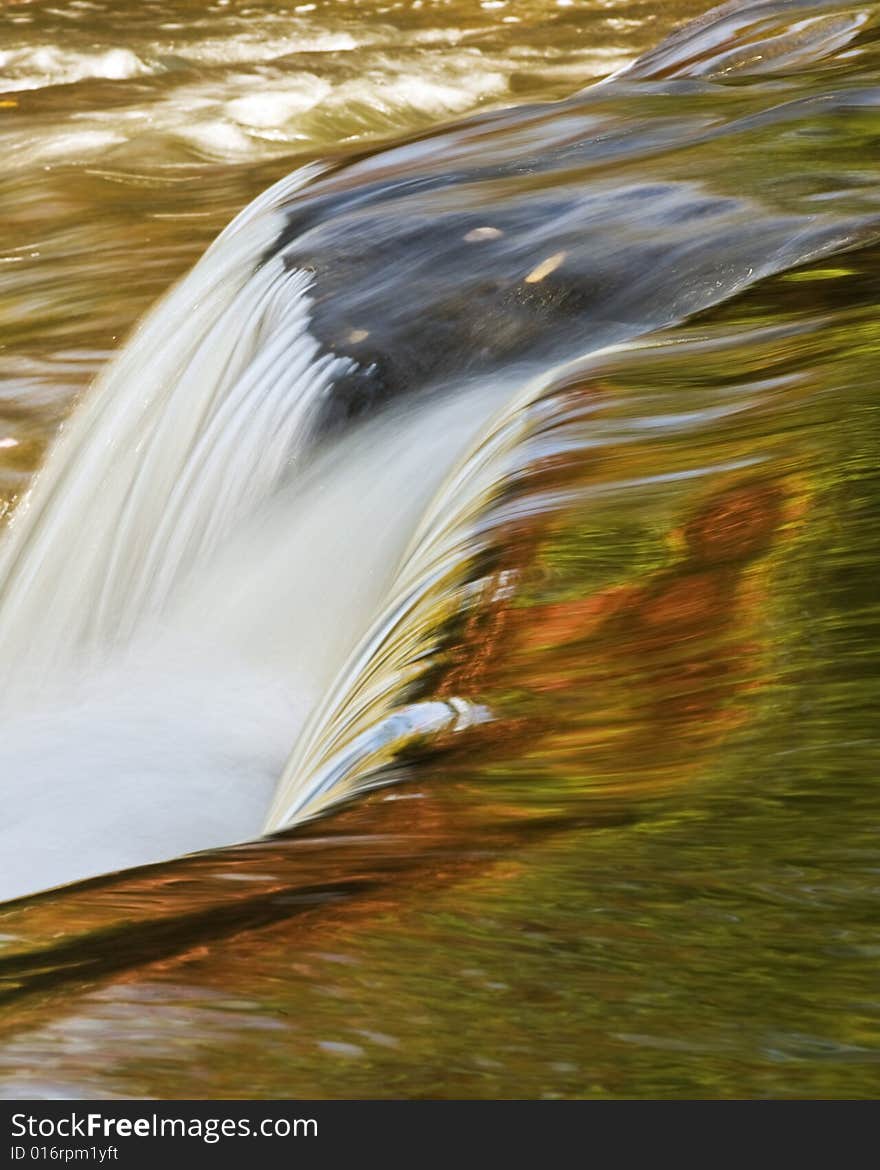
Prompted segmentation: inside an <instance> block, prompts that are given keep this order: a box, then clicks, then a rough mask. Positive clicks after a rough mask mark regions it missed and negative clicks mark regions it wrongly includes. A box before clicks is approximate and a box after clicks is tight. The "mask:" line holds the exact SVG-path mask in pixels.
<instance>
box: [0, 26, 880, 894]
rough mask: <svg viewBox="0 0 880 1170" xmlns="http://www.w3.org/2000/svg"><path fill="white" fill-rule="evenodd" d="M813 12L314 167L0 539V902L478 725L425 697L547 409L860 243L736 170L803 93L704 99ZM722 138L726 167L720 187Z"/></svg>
mask: <svg viewBox="0 0 880 1170" xmlns="http://www.w3.org/2000/svg"><path fill="white" fill-rule="evenodd" d="M804 7H805V8H808V9H810V11H811V12H812V9H813V8H816V9H817V10H818V14H814V15H811V16H810V17H809V19H805V20H804V21H803V22H801V23H800V24H797V23H795V24H794V25H791V27H789V26H788V25H787V24H786V23H785V20H784V19H783V17H784V16H785V11H784V9H785V6H779V5H764V6H760V11H758V10H756V17H755V20H754V21H750V22H746V23H743V22H742V21H741V20H739V19H738V18H734V16H733V15H732V12H733V9H731V8H727V9H725V10H722V11H721V14H720V15H719V16H718V17H717V18H716V19H715V21H714V22H712V21H709V22H707V23H704V24H702V25H698V26H696V27H695V28H694V29H692V30H691V31H690V32H688V31H685V33H683V34H681V35H680V36H679V37H678V38H674V39H673V40H672V41H671V42H670V43H669V44H668V45H667V46H665V47H661V49H659V50H657V52H656V53H653V54H648V55H647V56H646V57H644V58H643V59H642V60H641V61H640V62H637V63H636V64H635V65H634V66H633V67H632V68H631V69H630V70H628V71H624V72H622V73H621V74H620V75H619V77H617V78H615V79H611V80H610V81H609V82H608V83H607V84H602V85H597V86H594V87H592V89H589V90H587V91H584V92H583V93H581V94H579V95H577V96H576V97H575V98H572V99H570V101H568V102H563V103H559V104H556V105H553V104H551V105H547V106H542V107H531V108H527V109H525V110H524V111H512V112H511V111H508V112H505V113H502V114H497V115H491V116H489V117H487V118H484V119H482V120H476V121H474V122H473V123H465V124H464V125H463V126H462V127H456V128H452V129H450V130H447V131H445V132H442V133H439V134H437V135H436V136H435V137H433V138H430V137H429V138H427V139H425V140H423V141H417V142H413V143H408V144H404V145H403V146H400V147H398V148H396V149H392V150H390V151H388V152H385V153H379V154H377V155H373V156H371V157H369V158H367V159H364V160H354V161H353V162H351V163H349V164H344V163H343V164H337V165H336V166H334V167H328V168H325V169H322V168H320V167H310V168H308V169H305V170H302V171H300V172H297V173H296V174H294V175H293V176H292V177H291V178H289V179H287V180H284V181H282V182H281V183H279V184H277V185H276V186H274V187H273V188H271V189H270V190H269V191H268V192H267V193H266V194H265V195H264V196H262V197H261V198H260V199H258V200H257V201H255V203H253V204H252V205H251V206H250V207H249V208H248V209H247V210H246V211H245V212H243V213H242V214H241V215H240V216H239V217H238V218H237V219H236V220H235V221H234V222H233V223H232V224H231V225H230V227H229V228H228V229H227V230H226V231H225V232H224V233H223V234H222V235H221V236H220V238H219V239H218V240H217V242H216V243H215V244H214V245H213V247H212V248H211V249H209V251H208V253H207V254H206V255H205V257H204V258H203V260H202V261H201V262H200V263H199V264H198V265H197V266H196V268H195V269H194V271H193V272H192V273H191V275H190V276H188V277H187V278H186V279H185V280H184V281H183V282H182V283H181V284H180V285H179V286H178V287H177V288H176V289H175V290H174V291H173V292H172V293H171V294H170V295H169V296H168V297H167V298H166V299H165V300H164V301H163V302H162V303H161V305H160V306H159V307H158V308H157V309H156V310H155V311H154V312H153V313H152V314H151V315H150V316H149V318H148V319H147V321H146V322H145V324H144V325H143V326H142V327H141V328H140V329H139V330H138V332H137V333H136V334H135V336H134V337H133V338H132V340H131V341H130V342H129V343H128V345H127V346H126V347H124V348H123V350H122V351H121V353H120V354H119V355H118V357H117V358H116V359H115V360H114V361H113V363H112V364H111V365H110V367H109V369H108V370H107V371H106V373H105V374H104V375H103V376H102V377H101V379H100V380H99V382H98V384H97V385H96V387H95V388H94V389H93V390H92V391H91V392H90V393H89V395H88V397H87V400H86V401H85V403H84V404H83V405H82V407H81V408H80V409H79V410H78V411H77V412H76V414H75V415H74V417H73V419H72V420H71V421H70V422H69V423H68V424H67V425H66V427H65V430H64V433H63V434H62V435H61V437H60V439H59V441H58V442H57V444H56V446H55V448H54V450H53V452H52V454H51V456H50V457H49V460H48V462H47V464H46V466H45V467H44V468H43V469H42V471H41V472H40V474H39V476H38V478H37V480H36V482H35V484H34V486H33V488H32V490H31V491H30V493H29V494H28V495H27V496H26V497H25V499H24V500H23V501H22V502H21V503H20V504H19V506H18V508H17V510H16V512H15V515H14V516H13V519H12V522H11V523H10V525H9V528H8V530H7V532H6V534H5V537H4V541H3V544H2V547H0V664H2V665H0V670H2V675H0V679H2V704H0V718H2V720H3V725H4V727H3V738H2V745H0V767H2V772H3V775H4V777H5V778H6V779H5V780H4V784H5V794H6V804H7V815H6V817H5V818H4V821H3V824H2V827H0V850H2V852H3V854H4V856H5V857H7V858H11V859H12V861H11V863H7V864H5V865H4V867H3V873H2V878H0V898H10V897H14V896H17V895H19V894H24V893H27V892H30V891H32V890H35V889H40V888H44V887H47V886H51V885H55V884H59V883H63V882H69V881H73V880H75V879H78V878H82V877H87V876H90V875H93V874H96V873H100V872H104V871H108V870H112V869H117V868H122V867H126V866H132V865H137V864H142V863H145V862H153V861H158V860H162V859H165V858H171V857H174V856H177V855H179V854H181V853H183V852H186V851H190V850H196V849H200V848H208V847H214V846H219V845H224V844H228V843H231V842H233V841H239V840H244V839H247V838H250V837H253V836H255V835H257V834H258V833H259V832H261V831H262V830H263V828H264V827H265V828H268V829H269V830H276V829H279V828H284V827H288V826H289V825H291V824H292V823H295V822H296V821H297V820H300V819H302V818H304V817H307V816H309V815H312V814H313V813H315V812H317V811H318V810H320V809H321V808H323V807H325V806H326V805H327V804H330V803H333V802H334V801H337V800H339V799H340V798H341V797H343V796H347V795H349V794H350V793H351V792H353V791H355V790H356V789H357V788H358V787H360V786H361V785H362V784H364V783H369V782H370V781H371V777H373V776H374V775H375V773H376V768H377V766H378V764H379V763H382V764H387V763H389V762H390V761H391V760H393V758H394V755H395V752H397V751H398V750H399V749H400V748H401V747H402V746H403V745H405V744H406V743H408V742H410V741H411V740H412V739H413V737H416V738H418V737H424V736H426V735H429V734H431V733H434V732H437V731H440V730H445V731H448V730H449V729H450V728H452V729H453V730H455V729H461V728H463V727H466V726H472V725H474V724H478V723H481V722H484V721H490V720H491V717H492V716H491V712H490V711H488V710H486V709H485V708H483V707H481V706H480V704H478V703H470V702H469V700H468V698H467V696H452V697H451V698H450V699H449V701H448V702H445V703H444V702H438V701H436V700H435V699H432V698H430V697H428V696H425V697H424V698H425V701H424V702H421V701H420V696H419V694H418V689H419V685H420V681H421V680H422V678H423V676H424V675H425V673H426V671H427V668H428V666H429V665H430V664H431V653H432V648H433V647H435V645H436V642H437V637H438V633H439V631H440V630H441V628H442V626H443V623H444V622H445V621H448V620H449V619H450V618H451V617H452V616H453V615H454V614H455V612H457V607H458V606H459V605H460V603H461V602H462V596H461V594H460V588H461V586H462V583H463V582H464V580H465V578H466V576H467V572H468V567H469V566H471V565H472V564H473V562H474V560H475V558H476V557H477V556H478V555H479V554H480V552H481V551H483V550H484V548H485V542H483V541H482V540H481V536H480V532H481V523H482V519H481V518H484V517H485V516H486V515H487V514H488V512H490V511H491V508H492V507H493V506H494V505H495V504H497V503H498V501H499V500H503V498H504V495H505V491H506V490H507V489H508V487H509V484H510V482H511V477H512V476H515V472H516V470H517V468H518V467H519V468H520V469H521V466H522V459H521V457H520V456H521V451H522V449H523V445H524V444H525V443H527V441H528V439H529V437H530V435H531V431H530V426H531V422H530V418H531V416H530V415H529V413H528V411H529V408H531V407H532V406H533V405H534V404H535V403H536V402H537V401H539V400H540V399H541V397H542V396H543V395H546V394H547V393H549V392H550V390H552V389H553V388H554V387H557V386H558V385H560V384H562V383H564V381H565V379H566V378H572V377H574V376H575V374H576V373H577V372H578V371H583V370H585V369H588V368H590V367H589V362H590V361H591V360H592V361H593V363H595V362H596V361H598V360H599V358H600V357H602V356H603V355H605V354H607V353H609V352H612V351H611V350H609V346H615V345H616V346H618V347H620V346H624V347H625V346H626V345H627V344H629V343H631V342H632V341H633V339H635V338H638V337H640V336H642V335H644V334H646V333H648V332H651V331H655V330H658V329H662V328H668V327H670V326H673V325H675V324H677V323H678V322H680V321H682V320H684V319H686V318H687V317H689V316H690V315H692V314H694V313H699V312H701V311H703V310H705V309H707V308H709V307H711V306H713V305H715V304H718V303H719V302H721V301H723V300H725V299H727V298H730V297H732V296H734V295H735V294H737V293H740V292H742V291H743V290H744V289H746V288H748V287H749V286H750V285H752V284H754V283H756V282H757V281H759V280H760V279H761V278H764V277H767V276H769V275H772V274H774V273H777V272H780V271H784V270H786V269H788V268H791V267H793V266H797V265H800V264H804V263H807V262H811V261H816V260H817V259H818V258H820V257H822V256H826V255H830V254H832V253H835V252H838V251H841V250H843V249H847V248H851V247H853V246H855V245H857V244H864V243H866V242H868V241H870V240H872V239H874V238H875V237H876V235H877V231H878V222H880V221H878V216H877V210H876V206H875V205H874V203H873V202H872V201H871V200H870V199H869V198H866V197H864V196H863V192H862V189H861V188H860V186H859V185H858V184H856V183H853V184H852V186H849V185H847V184H843V185H842V186H841V189H840V190H839V191H831V192H828V191H827V190H824V187H826V186H827V183H826V181H825V179H824V178H823V177H822V176H818V177H817V176H811V177H808V178H807V179H806V180H802V177H801V174H800V164H801V157H800V155H798V154H797V153H796V152H795V153H794V154H793V155H791V154H788V155H787V154H785V153H784V152H783V154H782V156H781V159H780V165H779V171H778V174H772V175H768V174H767V172H766V168H765V167H763V166H757V167H750V166H749V160H750V159H758V160H760V159H761V158H763V151H764V150H765V149H766V142H767V135H768V134H777V133H786V134H788V133H789V131H788V129H786V128H787V127H791V126H793V127H794V130H793V131H792V132H791V134H792V135H796V131H797V127H798V124H799V122H798V120H799V119H801V118H805V117H808V116H810V115H811V114H812V109H813V108H812V106H810V105H809V103H807V104H804V103H802V102H800V101H799V100H798V97H797V93H796V92H795V93H794V94H785V95H777V94H772V95H771V96H770V97H769V98H768V97H767V96H766V95H759V96H758V98H757V99H754V100H752V99H751V98H750V95H749V93H748V88H747V87H743V91H742V96H740V95H739V94H738V92H737V91H736V89H735V87H731V88H730V89H729V90H727V91H724V90H723V89H722V87H721V86H720V85H719V84H717V82H716V84H714V85H711V84H709V83H708V82H707V81H706V80H704V79H706V78H716V79H717V78H722V79H727V78H728V77H729V76H731V75H732V76H734V77H735V76H736V74H737V72H738V71H744V70H746V69H747V68H748V66H749V64H750V62H751V61H752V60H753V57H754V54H755V53H756V52H758V53H759V55H760V57H761V60H762V62H763V63H764V64H763V65H762V68H766V69H769V70H773V69H776V68H781V67H782V66H787V67H791V65H792V62H794V63H795V64H797V66H798V67H799V68H803V67H806V65H807V63H808V62H809V61H810V60H815V59H817V58H822V57H823V56H825V55H833V54H834V53H836V52H839V51H841V50H842V49H844V48H845V47H846V46H847V45H848V44H849V43H850V41H851V40H852V39H853V38H855V37H856V36H857V35H859V34H860V33H861V32H863V31H864V29H865V28H866V26H867V25H868V23H869V18H870V14H869V13H868V12H867V10H865V11H861V10H859V11H855V10H847V11H846V12H842V13H841V12H836V13H835V12H831V13H828V12H826V11H825V9H829V8H833V7H834V6H830V5H818V6H817V5H806V6H804ZM780 21H781V23H780ZM756 46H757V47H756ZM672 98H674V99H675V100H677V101H679V102H681V101H682V100H683V99H687V100H685V101H684V105H683V107H682V106H679V110H680V113H679V117H678V119H677V120H673V119H670V118H669V117H667V116H666V114H665V112H664V110H665V103H666V102H667V101H669V100H671V99H672ZM867 100H868V99H867V97H866V94H865V93H864V92H863V91H859V93H858V95H857V96H853V95H847V94H841V93H840V92H836V91H831V90H829V92H828V94H827V97H826V98H825V99H824V101H825V104H826V106H827V108H828V111H829V112H831V113H833V112H835V111H836V112H838V113H843V112H844V111H845V110H847V109H850V108H851V107H852V106H853V104H854V103H856V102H857V101H867ZM750 103H751V104H750ZM823 108H824V107H823ZM726 139H732V140H734V141H737V142H738V143H739V144H740V149H741V153H742V158H743V160H744V161H743V166H742V173H741V174H737V175H733V176H730V175H729V174H722V173H720V172H719V173H718V174H713V172H712V165H713V158H714V154H713V152H714V151H715V150H716V148H717V143H718V142H719V141H724V140H726ZM791 140H793V141H796V138H793V139H791ZM700 151H702V155H703V157H705V160H706V163H705V169H704V174H703V175H702V176H699V175H695V174H694V173H693V172H692V171H690V170H689V171H687V173H685V172H684V170H683V169H682V168H683V165H684V164H683V162H682V160H683V159H689V158H690V156H692V155H693V154H694V152H700ZM635 167H637V168H638V170H637V172H636V171H635V170H634V169H633V168H635ZM603 168H604V169H603ZM628 168H629V169H628ZM795 178H796V179H797V182H795ZM787 180H790V182H789V185H788V186H786V181H787ZM820 189H821V191H820ZM820 193H821V198H820ZM441 585H442V587H443V589H445V590H447V595H446V598H445V600H443V599H442V598H441V599H439V600H438V598H437V592H438V589H439V588H440V586H441ZM429 603H430V604H429ZM309 719H311V722H307V721H308V720H309ZM306 727H307V728H308V730H307V733H306V734H305V735H304V736H303V737H302V738H300V736H301V733H302V731H303V729H304V728H306ZM267 817H268V819H267Z"/></svg>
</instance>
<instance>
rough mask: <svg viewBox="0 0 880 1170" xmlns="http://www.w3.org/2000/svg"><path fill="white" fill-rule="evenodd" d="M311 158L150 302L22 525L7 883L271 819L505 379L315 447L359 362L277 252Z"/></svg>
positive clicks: (11, 561) (7, 756)
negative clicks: (321, 407) (318, 713)
mask: <svg viewBox="0 0 880 1170" xmlns="http://www.w3.org/2000/svg"><path fill="white" fill-rule="evenodd" d="M302 178H303V176H300V178H299V179H295V180H292V181H288V182H286V183H284V184H281V185H280V186H279V188H277V189H275V190H274V191H273V192H270V193H268V194H267V195H266V196H264V197H263V199H262V200H260V201H259V202H258V204H257V205H252V206H251V207H250V208H249V209H248V210H247V211H246V212H245V213H243V215H242V216H240V217H239V219H238V220H237V221H236V222H235V223H234V224H233V225H232V226H231V227H230V228H229V229H228V230H227V232H226V233H224V235H223V236H222V237H221V239H220V240H218V242H217V243H216V244H215V245H214V247H213V248H212V249H211V250H210V251H209V253H208V254H207V255H206V256H205V258H204V259H203V260H202V261H201V263H200V264H199V265H198V266H197V267H196V269H195V270H194V271H193V273H192V274H191V275H190V276H189V277H188V278H187V279H186V280H185V281H184V282H183V283H182V285H181V286H180V287H179V288H178V289H177V290H175V291H174V292H173V293H172V294H171V295H170V297H168V298H167V299H166V300H165V301H164V302H163V304H162V305H160V307H159V308H158V309H157V310H156V311H155V312H154V313H153V314H152V316H151V317H150V318H149V319H148V320H147V322H146V324H145V325H144V326H143V327H142V329H141V330H140V331H139V333H138V334H137V335H136V336H135V338H134V339H133V340H132V342H131V343H130V344H129V345H128V346H127V347H126V348H125V349H124V350H123V351H122V353H121V354H120V356H119V358H118V359H117V360H116V361H115V362H114V363H113V364H112V366H111V368H110V369H109V370H108V372H107V374H106V375H105V377H104V378H103V379H102V381H101V383H100V384H99V385H98V386H97V387H96V388H95V389H94V390H93V391H92V394H91V396H90V398H89V400H88V401H87V402H86V403H85V404H84V406H83V407H82V408H81V409H80V411H79V412H78V413H77V414H76V415H75V416H74V418H73V420H72V422H71V423H70V424H69V425H68V427H67V429H66V430H65V432H64V434H63V435H62V437H61V439H60V441H59V443H58V444H57V446H56V448H55V450H54V451H53V453H52V454H51V456H50V459H49V461H48V463H47V465H46V467H45V468H44V470H43V471H42V472H41V474H40V475H39V476H38V478H37V481H36V484H35V486H34V488H33V490H32V492H31V494H30V497H29V498H27V499H26V500H25V501H24V503H23V505H22V506H21V507H20V509H19V511H18V512H17V514H16V515H15V517H14V519H13V523H12V524H11V526H10V528H9V530H8V531H7V533H6V534H5V538H4V541H3V543H2V545H0V694H2V700H0V776H2V778H3V792H4V798H5V799H4V809H5V811H4V817H3V819H2V821H0V856H2V858H3V864H2V866H0V899H7V898H11V897H15V896H18V895H20V894H24V893H28V892H31V891H33V890H36V889H42V888H46V887H49V886H52V885H56V884H60V883H65V882H69V881H73V880H77V879H80V878H84V877H88V876H90V875H94V874H98V873H103V872H107V871H111V870H114V869H118V868H122V867H128V866H132V865H138V864H142V863H147V862H153V861H158V860H162V859H165V858H170V857H175V856H178V855H179V854H181V853H184V852H188V851H192V850H196V849H202V848H208V847H213V846H217V845H223V844H228V843H231V842H233V841H237V840H243V839H247V838H249V837H253V836H255V835H257V834H258V833H259V832H260V831H261V829H262V826H263V824H264V821H265V817H266V812H267V809H268V807H269V804H270V801H271V798H272V794H273V791H274V789H275V787H276V784H277V782H278V779H279V777H280V775H281V773H282V770H283V768H284V763H285V760H286V759H287V757H288V756H289V754H290V752H291V749H292V747H293V745H294V743H295V742H296V738H297V735H298V733H299V731H300V730H301V728H302V726H303V722H304V720H305V718H306V717H307V715H308V714H309V712H310V711H311V710H312V708H313V707H314V706H315V704H316V702H317V700H318V699H319V698H320V696H321V694H322V693H323V691H324V690H325V689H326V687H327V686H328V685H329V683H330V682H331V681H332V679H333V678H334V676H335V675H336V674H337V672H338V671H339V670H340V668H341V666H342V664H343V662H344V661H345V659H346V658H347V657H348V655H349V654H350V653H351V650H352V648H353V646H354V645H355V644H356V643H357V641H358V640H359V639H360V637H361V636H362V634H363V631H364V629H365V628H366V627H367V626H368V625H369V624H370V621H371V620H372V617H373V615H374V611H376V610H377V609H378V607H379V606H380V603H381V600H382V598H383V596H384V594H385V592H386V591H387V589H388V587H389V583H390V579H391V577H392V575H393V572H394V568H395V566H396V564H397V563H398V561H399V560H400V557H401V555H402V553H403V551H404V549H405V547H406V544H407V542H408V541H409V539H410V538H411V535H412V532H413V530H414V528H415V526H416V524H417V523H418V520H419V517H420V515H421V514H422V512H423V510H424V508H425V507H426V505H427V503H428V501H429V500H430V498H431V496H432V494H433V493H434V492H435V491H436V489H437V487H438V485H439V483H440V481H441V480H442V478H443V476H444V474H445V472H446V469H447V468H448V467H449V464H450V462H451V461H452V460H453V459H454V458H455V457H456V455H457V453H458V452H459V451H460V450H461V449H462V448H463V447H467V446H468V445H469V444H470V443H472V442H473V441H474V438H475V436H476V434H477V433H478V431H479V430H480V428H481V427H482V426H484V425H485V422H486V419H487V417H488V416H489V415H490V414H491V412H492V410H493V409H494V408H495V407H496V406H497V403H498V401H499V400H500V397H501V396H502V394H503V391H502V388H500V387H499V386H497V385H491V384H488V383H487V384H485V385H483V386H481V387H478V388H476V389H474V388H469V390H468V392H467V393H459V394H457V395H453V394H450V395H447V396H440V397H435V398H434V399H432V401H431V402H430V403H429V402H423V403H421V404H413V403H411V404H410V405H409V406H407V407H404V408H403V409H397V410H395V412H394V415H393V417H392V416H388V417H380V418H378V419H376V420H375V421H374V422H373V423H371V424H370V425H368V426H365V427H363V428H361V429H360V430H358V432H357V433H356V434H354V435H352V436H351V437H350V438H349V439H347V440H346V441H344V442H341V443H337V444H336V445H334V447H333V448H332V449H330V450H329V451H327V452H326V453H324V454H323V455H320V456H317V457H316V456H313V455H309V453H308V452H309V445H308V439H309V434H310V427H311V422H312V418H313V413H314V408H315V407H316V406H317V405H318V404H319V403H320V399H321V396H322V395H323V394H324V393H325V392H326V391H327V389H328V387H329V386H330V384H331V379H332V376H333V373H334V371H335V369H336V368H340V366H341V364H340V363H338V362H337V361H336V360H335V359H332V358H328V357H326V356H325V357H321V356H319V355H318V351H317V344H316V343H315V341H314V340H313V338H312V337H311V336H310V334H309V332H308V294H307V288H306V282H305V279H304V277H303V276H302V275H301V274H299V273H293V274H285V273H284V271H283V269H282V268H281V265H280V263H279V262H277V261H272V262H269V263H267V264H265V265H264V266H263V267H262V268H261V269H260V270H259V271H258V272H256V273H254V272H253V264H254V257H255V256H259V255H260V254H261V252H262V251H263V249H264V248H265V247H266V246H267V245H268V244H269V243H270V242H271V240H272V239H274V238H275V235H276V234H277V230H278V226H279V224H278V219H277V215H276V213H275V210H274V209H275V207H276V206H277V204H278V202H279V201H280V200H281V199H282V198H284V197H285V196H286V195H287V194H289V192H290V191H291V190H292V189H293V188H294V187H295V186H296V185H297V183H298V182H301V181H302ZM182 322H185V323H182ZM310 461H311V462H310ZM285 483H287V484H288V486H286V487H285V486H284V484H285Z"/></svg>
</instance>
